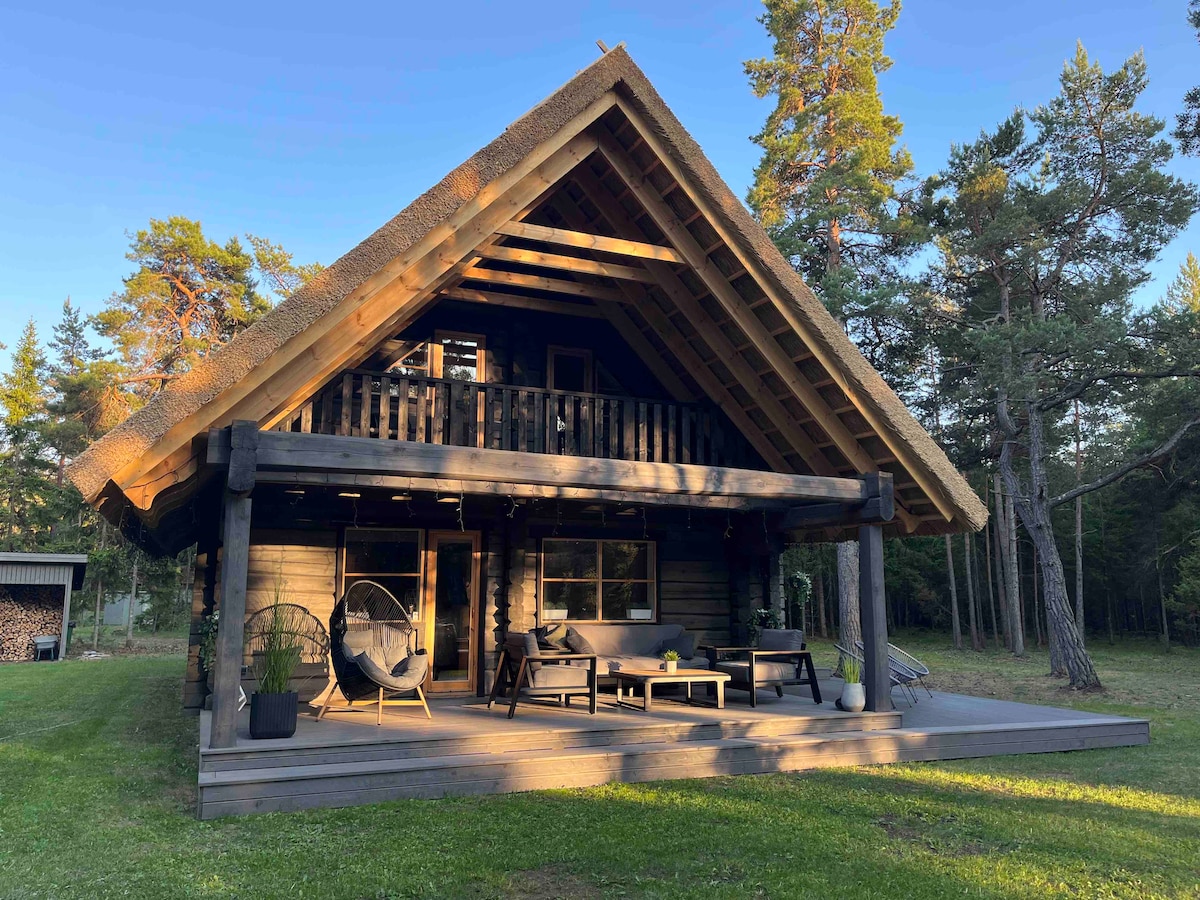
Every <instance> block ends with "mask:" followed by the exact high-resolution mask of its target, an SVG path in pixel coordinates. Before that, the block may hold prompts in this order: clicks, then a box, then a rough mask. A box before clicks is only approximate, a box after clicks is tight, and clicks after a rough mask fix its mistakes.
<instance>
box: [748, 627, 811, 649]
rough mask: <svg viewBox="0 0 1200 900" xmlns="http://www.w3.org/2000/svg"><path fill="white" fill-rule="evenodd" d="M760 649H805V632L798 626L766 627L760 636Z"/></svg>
mask: <svg viewBox="0 0 1200 900" xmlns="http://www.w3.org/2000/svg"><path fill="white" fill-rule="evenodd" d="M758 649H759V650H803V649H804V632H803V631H801V630H800V629H798V628H764V629H763V632H762V634H761V635H759V638H758Z"/></svg>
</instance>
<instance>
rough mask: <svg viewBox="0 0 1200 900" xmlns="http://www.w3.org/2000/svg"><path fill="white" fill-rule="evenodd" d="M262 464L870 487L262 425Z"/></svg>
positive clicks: (760, 487)
mask: <svg viewBox="0 0 1200 900" xmlns="http://www.w3.org/2000/svg"><path fill="white" fill-rule="evenodd" d="M228 458H229V450H228V449H227V448H226V445H224V444H223V442H222V441H221V439H220V435H219V432H216V433H214V434H213V435H212V437H211V439H210V443H209V454H208V461H209V463H211V464H215V465H219V464H221V463H224V462H227V461H228ZM257 459H258V465H259V468H260V469H264V468H266V469H279V470H282V471H291V472H294V471H309V470H319V471H327V472H352V473H362V474H377V475H405V476H413V477H429V478H437V479H439V480H441V479H445V480H450V481H499V482H506V483H507V482H520V483H522V484H542V485H554V486H558V487H584V488H598V489H602V490H611V491H618V492H620V491H626V492H629V493H635V492H636V493H657V494H685V495H692V496H725V497H729V496H732V497H750V498H755V499H759V500H764V499H774V498H778V499H780V500H783V501H794V500H836V501H840V502H861V501H863V500H866V499H867V487H866V485H865V484H864V483H863V482H862V481H861V480H860V479H857V478H827V477H822V476H817V475H784V474H780V473H778V472H759V471H755V470H752V469H730V468H725V467H721V466H698V465H685V464H668V463H652V462H635V461H633V460H627V459H594V458H590V457H573V456H550V455H547V454H539V453H515V452H513V451H509V450H481V449H477V448H474V447H448V446H443V445H440V444H419V443H410V442H407V441H380V440H376V439H374V438H361V437H340V436H334V435H324V434H299V433H295V434H294V433H292V432H286V431H264V432H261V433H260V434H259V442H258V456H257Z"/></svg>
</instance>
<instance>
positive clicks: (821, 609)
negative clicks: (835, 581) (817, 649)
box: [813, 569, 829, 637]
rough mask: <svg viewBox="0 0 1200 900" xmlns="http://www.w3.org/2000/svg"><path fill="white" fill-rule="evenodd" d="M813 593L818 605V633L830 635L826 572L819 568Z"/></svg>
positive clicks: (823, 635)
mask: <svg viewBox="0 0 1200 900" xmlns="http://www.w3.org/2000/svg"><path fill="white" fill-rule="evenodd" d="M813 595H814V598H815V599H816V601H817V602H816V606H817V633H818V634H819V635H821V637H829V634H828V632H827V630H826V627H825V573H824V572H822V571H821V570H820V569H818V570H817V577H816V581H815V582H814V583H813Z"/></svg>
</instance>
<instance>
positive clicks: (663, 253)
mask: <svg viewBox="0 0 1200 900" xmlns="http://www.w3.org/2000/svg"><path fill="white" fill-rule="evenodd" d="M496 233H497V234H507V235H509V236H510V237H519V238H526V239H528V240H532V241H545V242H546V243H548V244H562V245H563V246H567V247H582V248H584V249H586V250H599V251H601V252H603V253H615V254H619V255H621V256H633V257H637V258H639V259H657V260H660V261H663V262H673V263H682V262H684V261H685V260H684V258H683V256H682V255H680V254H679V252H678V251H676V250H674V249H672V248H671V247H662V246H659V245H658V244H646V243H643V242H642V241H627V240H624V239H622V238H613V237H606V236H604V235H601V234H586V233H585V232H582V231H568V230H567V229H565V228H547V227H546V226H544V225H530V224H529V223H528V222H508V223H507V224H504V225H501V226H500V227H499V228H497V229H496Z"/></svg>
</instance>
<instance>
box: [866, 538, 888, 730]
mask: <svg viewBox="0 0 1200 900" xmlns="http://www.w3.org/2000/svg"><path fill="white" fill-rule="evenodd" d="M858 604H859V613H860V615H861V619H862V638H863V660H864V662H865V663H866V664H865V665H864V666H863V686H864V687H865V689H866V693H867V709H868V710H870V711H871V712H889V711H890V710H891V709H892V683H891V677H890V670H889V668H888V633H887V606H886V605H885V602H884V587H883V528H882V526H880V525H863V526H861V527H860V528H859V529H858Z"/></svg>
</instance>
